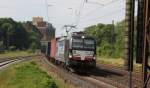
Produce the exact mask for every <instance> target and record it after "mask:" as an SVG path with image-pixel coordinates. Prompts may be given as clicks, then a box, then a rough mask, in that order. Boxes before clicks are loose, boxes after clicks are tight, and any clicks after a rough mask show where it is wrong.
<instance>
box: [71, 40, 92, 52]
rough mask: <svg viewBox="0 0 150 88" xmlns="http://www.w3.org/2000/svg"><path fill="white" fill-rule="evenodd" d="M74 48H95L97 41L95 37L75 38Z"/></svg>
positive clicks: (73, 41)
mask: <svg viewBox="0 0 150 88" xmlns="http://www.w3.org/2000/svg"><path fill="white" fill-rule="evenodd" d="M72 48H73V49H92V50H93V49H95V41H94V40H93V39H88V38H87V39H82V38H73V40H72Z"/></svg>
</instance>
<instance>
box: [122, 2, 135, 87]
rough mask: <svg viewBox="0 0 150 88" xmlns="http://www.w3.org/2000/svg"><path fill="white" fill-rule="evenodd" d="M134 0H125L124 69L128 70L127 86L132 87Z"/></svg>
mask: <svg viewBox="0 0 150 88" xmlns="http://www.w3.org/2000/svg"><path fill="white" fill-rule="evenodd" d="M134 4H135V1H134V0H126V14H125V57H124V59H125V69H126V70H128V71H129V88H132V71H133V47H134V40H133V39H134Z"/></svg>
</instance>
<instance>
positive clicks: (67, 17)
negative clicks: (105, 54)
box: [0, 0, 125, 36]
mask: <svg viewBox="0 0 150 88" xmlns="http://www.w3.org/2000/svg"><path fill="white" fill-rule="evenodd" d="M87 1H88V2H87V3H83V2H84V0H0V2H1V3H0V11H1V14H0V17H1V18H2V17H11V18H13V19H14V20H16V21H31V20H32V17H35V16H40V17H43V18H44V20H45V21H48V22H50V23H52V24H53V26H54V27H55V28H56V36H60V35H64V34H65V29H63V26H64V25H72V24H73V25H77V29H74V30H73V31H82V30H84V28H85V27H87V26H90V25H94V24H97V23H107V24H110V23H112V20H114V21H115V23H117V22H119V21H121V20H123V19H124V17H125V0H87ZM47 5H48V8H47Z"/></svg>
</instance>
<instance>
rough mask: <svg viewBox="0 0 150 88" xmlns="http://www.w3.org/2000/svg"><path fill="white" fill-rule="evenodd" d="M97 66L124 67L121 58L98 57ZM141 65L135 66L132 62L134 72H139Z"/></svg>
mask: <svg viewBox="0 0 150 88" xmlns="http://www.w3.org/2000/svg"><path fill="white" fill-rule="evenodd" d="M97 63H98V64H109V65H112V66H115V67H120V68H123V67H124V60H123V59H122V58H104V57H98V58H97ZM140 68H141V65H139V64H136V63H135V61H134V70H136V71H137V70H140Z"/></svg>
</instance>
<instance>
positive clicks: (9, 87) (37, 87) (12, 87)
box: [0, 61, 58, 88]
mask: <svg viewBox="0 0 150 88" xmlns="http://www.w3.org/2000/svg"><path fill="white" fill-rule="evenodd" d="M0 88H58V87H57V85H56V83H55V81H54V80H53V79H52V77H50V76H49V75H48V74H47V73H46V72H44V71H42V70H41V69H40V68H39V67H38V65H37V64H36V63H35V62H34V61H28V62H21V63H18V64H15V65H12V66H11V67H9V68H7V69H5V70H2V72H0Z"/></svg>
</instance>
